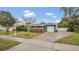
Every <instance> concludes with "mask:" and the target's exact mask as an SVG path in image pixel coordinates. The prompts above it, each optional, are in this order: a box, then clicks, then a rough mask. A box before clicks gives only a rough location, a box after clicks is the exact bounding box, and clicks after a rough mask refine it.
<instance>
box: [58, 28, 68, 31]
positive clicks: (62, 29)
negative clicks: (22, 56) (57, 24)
mask: <svg viewBox="0 0 79 59" xmlns="http://www.w3.org/2000/svg"><path fill="white" fill-rule="evenodd" d="M67 29H68V28H57V30H58V32H67Z"/></svg>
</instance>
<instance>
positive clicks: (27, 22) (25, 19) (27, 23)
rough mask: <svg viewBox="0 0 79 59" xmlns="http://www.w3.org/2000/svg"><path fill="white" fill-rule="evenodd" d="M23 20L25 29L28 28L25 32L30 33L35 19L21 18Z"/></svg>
mask: <svg viewBox="0 0 79 59" xmlns="http://www.w3.org/2000/svg"><path fill="white" fill-rule="evenodd" d="M23 20H24V21H25V23H26V27H27V28H28V29H27V31H28V32H29V31H30V27H31V24H32V23H34V22H35V20H36V18H35V17H23Z"/></svg>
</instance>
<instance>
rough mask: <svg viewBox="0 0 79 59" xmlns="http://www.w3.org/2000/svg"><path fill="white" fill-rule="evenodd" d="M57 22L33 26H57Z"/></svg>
mask: <svg viewBox="0 0 79 59" xmlns="http://www.w3.org/2000/svg"><path fill="white" fill-rule="evenodd" d="M55 25H56V24H55V23H48V24H31V26H55Z"/></svg>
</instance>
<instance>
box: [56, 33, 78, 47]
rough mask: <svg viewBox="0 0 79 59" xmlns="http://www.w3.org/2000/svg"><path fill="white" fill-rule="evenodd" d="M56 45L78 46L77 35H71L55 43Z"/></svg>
mask: <svg viewBox="0 0 79 59" xmlns="http://www.w3.org/2000/svg"><path fill="white" fill-rule="evenodd" d="M56 42H57V43H62V44H70V45H78V46H79V33H73V34H72V35H70V36H68V37H65V38H62V39H60V40H57V41H56Z"/></svg>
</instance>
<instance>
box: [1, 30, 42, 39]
mask: <svg viewBox="0 0 79 59" xmlns="http://www.w3.org/2000/svg"><path fill="white" fill-rule="evenodd" d="M40 34H41V33H32V32H22V31H17V32H16V35H14V32H9V35H10V36H15V37H21V38H27V39H30V38H33V37H35V36H38V35H40ZM0 35H6V32H5V31H0Z"/></svg>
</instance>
